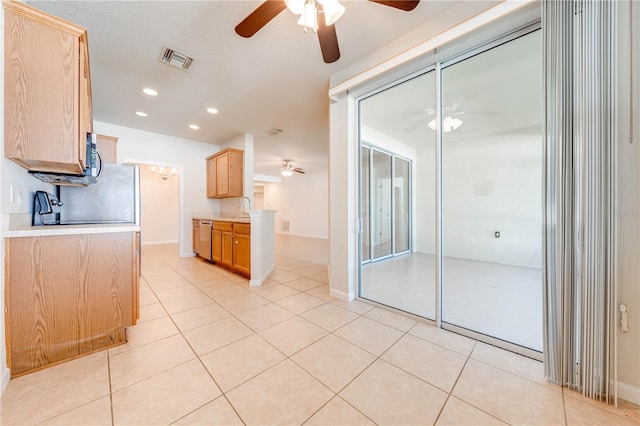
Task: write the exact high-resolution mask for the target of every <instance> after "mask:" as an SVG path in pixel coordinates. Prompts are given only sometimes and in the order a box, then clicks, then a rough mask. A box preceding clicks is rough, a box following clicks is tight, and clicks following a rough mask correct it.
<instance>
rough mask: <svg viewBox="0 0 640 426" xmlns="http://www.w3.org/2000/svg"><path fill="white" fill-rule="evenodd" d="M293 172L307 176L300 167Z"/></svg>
mask: <svg viewBox="0 0 640 426" xmlns="http://www.w3.org/2000/svg"><path fill="white" fill-rule="evenodd" d="M293 171H294V172H297V173H302V174H305V171H304V169H301V168H300V167H295V168H294V169H293Z"/></svg>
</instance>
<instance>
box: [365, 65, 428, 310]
mask: <svg viewBox="0 0 640 426" xmlns="http://www.w3.org/2000/svg"><path fill="white" fill-rule="evenodd" d="M434 75H435V73H434V72H433V71H431V72H426V73H423V74H421V75H418V76H415V77H412V78H409V79H407V80H406V81H403V82H401V83H399V84H397V85H394V86H392V87H389V88H386V89H385V90H382V91H379V92H377V93H375V94H372V95H371V96H369V97H367V98H366V99H364V100H362V101H361V102H360V139H361V146H360V214H361V216H360V224H361V233H360V241H361V244H360V248H361V250H360V261H361V264H362V269H361V285H360V289H359V295H360V297H362V298H365V299H368V300H371V301H374V302H377V303H381V304H384V305H387V306H391V307H394V308H397V309H401V310H403V311H406V312H410V313H413V314H416V315H420V316H424V317H427V318H435V257H434V255H435V251H434V250H435V233H434V230H433V225H434V220H435V216H434V214H435V213H434V212H435V207H434V206H435V204H434V200H435V173H434V172H435V132H434V131H433V130H432V129H431V128H430V127H429V123H430V121H431V120H433V118H434V114H435V77H434ZM407 119H408V120H409V122H408V123H407Z"/></svg>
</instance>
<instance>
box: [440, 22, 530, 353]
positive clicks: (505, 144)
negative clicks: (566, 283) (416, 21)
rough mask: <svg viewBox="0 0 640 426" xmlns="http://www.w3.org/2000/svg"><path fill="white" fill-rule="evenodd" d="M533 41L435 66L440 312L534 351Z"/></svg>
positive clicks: (523, 40)
mask: <svg viewBox="0 0 640 426" xmlns="http://www.w3.org/2000/svg"><path fill="white" fill-rule="evenodd" d="M540 45H541V40H540V31H537V32H534V33H531V34H528V35H526V36H523V37H520V38H518V39H516V40H513V41H510V42H508V43H505V44H501V45H499V46H496V47H494V48H493V49H490V50H487V51H483V52H481V53H478V54H476V55H473V56H471V57H468V58H465V59H463V60H460V61H457V62H455V63H452V64H451V65H448V66H447V65H446V64H445V65H444V66H443V70H442V100H443V120H444V123H445V124H444V127H443V133H442V247H443V271H442V321H443V322H445V323H447V324H451V325H454V326H458V327H462V328H464V329H467V330H471V331H474V332H478V333H482V334H484V335H487V336H491V337H495V338H498V339H501V340H504V341H507V342H511V343H515V344H517V345H520V346H524V347H527V348H531V349H535V350H538V351H541V350H542V293H541V289H542V287H541V283H542V274H541V267H542V264H541V256H542V241H541V236H542V233H541V229H542V207H541V206H542V198H541V195H542V192H541V191H542V190H541V188H542V117H541V113H540V111H541V109H540V108H541V105H542V98H541V91H540V87H542V72H541V69H542V68H541V66H542V65H541V64H542V62H541V60H542V57H541V50H540ZM447 120H450V121H451V122H453V123H456V124H457V125H458V128H447V127H446V122H447ZM454 127H455V125H454Z"/></svg>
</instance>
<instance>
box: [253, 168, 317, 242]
mask: <svg viewBox="0 0 640 426" xmlns="http://www.w3.org/2000/svg"><path fill="white" fill-rule="evenodd" d="M328 197H329V174H328V171H327V170H322V169H314V170H309V171H307V173H306V174H300V173H294V174H293V176H290V177H283V178H282V183H265V185H264V208H265V209H266V210H277V213H276V216H275V230H276V232H282V222H283V221H289V223H290V231H289V233H291V234H295V235H303V236H307V237H317V238H327V237H328V235H329V204H328Z"/></svg>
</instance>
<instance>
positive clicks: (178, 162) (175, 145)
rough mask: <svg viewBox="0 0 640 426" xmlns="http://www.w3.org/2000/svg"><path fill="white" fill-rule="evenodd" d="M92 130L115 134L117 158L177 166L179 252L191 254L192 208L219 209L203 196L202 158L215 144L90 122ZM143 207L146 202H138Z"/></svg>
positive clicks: (204, 184) (204, 175)
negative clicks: (178, 178) (179, 197)
mask: <svg viewBox="0 0 640 426" xmlns="http://www.w3.org/2000/svg"><path fill="white" fill-rule="evenodd" d="M94 131H95V132H96V133H100V134H103V135H109V136H116V137H118V162H123V160H124V161H127V162H133V163H144V164H161V165H165V166H170V167H176V168H178V173H180V177H181V179H180V192H181V194H182V197H181V210H180V255H181V256H191V255H193V252H192V251H191V247H192V242H191V238H192V233H191V228H192V223H191V214H192V213H194V212H210V211H219V210H220V203H219V201H218V200H210V199H208V198H207V167H206V158H207V157H208V156H210V155H211V154H213V153H215V152H218V151H219V150H220V147H219V146H218V145H211V144H206V143H202V142H196V141H192V140H189V139H182V138H176V137H172V136H167V135H162V134H159V133H152V132H146V131H143V130H137V129H131V128H129V127H123V126H117V125H114V124H109V123H103V122H99V121H95V122H94ZM142 208H143V209H145V208H146V206H142Z"/></svg>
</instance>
